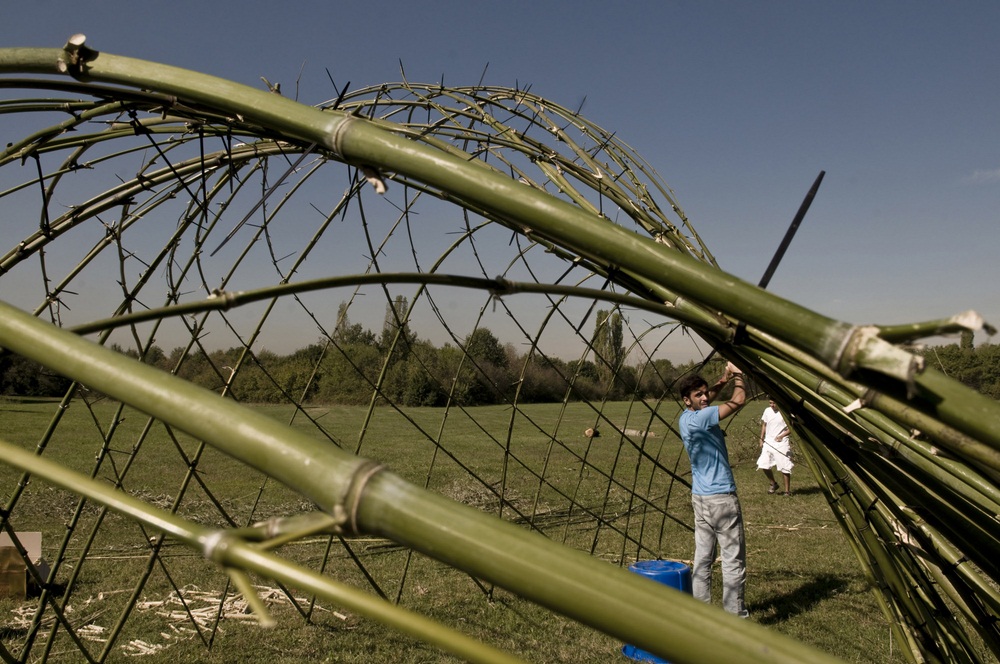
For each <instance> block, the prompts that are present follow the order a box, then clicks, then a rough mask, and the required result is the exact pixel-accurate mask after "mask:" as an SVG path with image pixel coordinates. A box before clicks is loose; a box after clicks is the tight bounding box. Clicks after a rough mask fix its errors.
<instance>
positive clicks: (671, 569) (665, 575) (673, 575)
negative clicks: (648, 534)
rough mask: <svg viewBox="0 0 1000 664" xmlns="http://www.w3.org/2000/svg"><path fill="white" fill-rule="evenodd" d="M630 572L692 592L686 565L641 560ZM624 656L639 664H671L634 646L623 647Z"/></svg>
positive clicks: (688, 570) (688, 569)
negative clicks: (647, 663)
mask: <svg viewBox="0 0 1000 664" xmlns="http://www.w3.org/2000/svg"><path fill="white" fill-rule="evenodd" d="M628 570H629V571H630V572H635V573H636V574H641V575H643V576H645V577H647V578H649V579H652V580H653V581H658V582H659V583H662V584H664V585H666V586H670V587H671V588H675V589H677V590H680V591H682V592H686V593H690V592H691V568H690V567H689V566H687V565H685V564H684V563H679V562H677V561H675V560H639V561H636V562H634V563H632V564H631V565H629V566H628ZM622 654H623V655H625V656H626V657H628V658H629V659H633V660H635V661H637V662H653V664H670V663H669V662H668V661H667V660H665V659H663V658H661V657H657V656H656V655H654V654H653V653H650V652H646V651H645V650H641V649H639V648H636V647H635V646H633V645H628V644H626V645H624V646H622Z"/></svg>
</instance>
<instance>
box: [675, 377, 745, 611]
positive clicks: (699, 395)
mask: <svg viewBox="0 0 1000 664" xmlns="http://www.w3.org/2000/svg"><path fill="white" fill-rule="evenodd" d="M730 380H732V381H733V394H732V396H731V397H730V398H729V400H728V401H726V402H725V403H723V404H721V405H719V406H712V405H710V404H711V403H712V401H714V400H715V398H716V397H717V396H718V395H719V392H721V391H722V388H723V387H725V385H726V383H728V382H729V381H730ZM678 389H679V391H680V395H681V399H683V401H684V405H685V406H686V407H687V410H685V411H684V412H682V413H681V416H680V420H679V428H680V434H681V440H682V441H683V442H684V448H685V449H686V450H687V453H688V457H689V458H690V459H691V504H692V506H693V507H694V569H693V570H692V572H691V592H692V594H693V595H694V596H695V598H696V599H700V600H701V601H703V602H710V601H711V600H712V563H713V562H714V560H715V545H716V543H718V545H719V549H720V550H721V555H722V606H723V608H724V609H725V610H726V611H728V612H729V613H733V614H735V615H737V616H739V617H741V618H746V617H747V615H748V614H747V609H746V604H745V603H744V601H743V595H744V591H745V588H746V580H747V569H746V557H747V549H746V540H745V538H744V536H743V513H742V511H741V510H740V501H739V498H737V497H736V481H735V480H734V479H733V469H732V468H731V467H730V465H729V452H728V450H727V449H726V438H725V434H724V433H723V431H722V429H721V428H720V427H719V422H720V421H721V420H723V419H725V418H727V417H729V416H730V415H732V414H733V413H735V412H736V411H738V410H739V409H740V408H741V407H742V406H743V404H744V402H745V401H746V391H745V390H744V387H743V373H742V372H741V371H740V370H739V369H738V368H737V367H736V365H734V364H733V363H732V362H729V363H728V364H727V365H726V371H725V373H724V374H723V375H722V378H720V379H719V380H718V381H717V382H716V384H715V385H713V386H712V387H709V386H708V383H707V382H705V379H704V378H702V377H701V376H696V375H692V376H688V377H687V378H685V379H684V380H682V381H681V383H680V385H679V387H678Z"/></svg>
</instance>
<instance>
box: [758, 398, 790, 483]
mask: <svg viewBox="0 0 1000 664" xmlns="http://www.w3.org/2000/svg"><path fill="white" fill-rule="evenodd" d="M768 403H769V404H770V405H768V407H767V408H765V409H764V413H763V415H761V416H760V457H758V458H757V468H759V469H760V470H763V471H764V475H765V476H766V477H767V481H768V482H769V483H770V487H769V488H768V490H767V492H768V493H776V492H777V491H778V483H777V482H776V481H775V479H774V472H773V471H772V470H771V469H772V468H777V469H778V472H780V473H781V475H782V477H783V478H784V484H785V492H784V495H786V496H790V495H792V466H793V465H794V464H792V447H791V440H790V439H789V435H788V426H787V425H786V424H785V419H784V418H783V417H782V416H781V413H780V412H778V406H777V404H775V403H774V400H773V399H771V400H770V401H769V402H768Z"/></svg>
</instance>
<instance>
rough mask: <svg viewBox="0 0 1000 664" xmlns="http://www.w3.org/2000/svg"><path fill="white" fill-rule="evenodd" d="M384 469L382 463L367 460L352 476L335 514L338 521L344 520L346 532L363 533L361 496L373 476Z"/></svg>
mask: <svg viewBox="0 0 1000 664" xmlns="http://www.w3.org/2000/svg"><path fill="white" fill-rule="evenodd" d="M383 470H385V466H383V465H382V464H380V463H376V462H374V461H366V462H365V463H363V464H361V465H360V466H358V469H357V470H356V471H354V476H353V477H351V484H350V486H348V487H347V492H346V493H345V494H344V499H343V502H341V504H339V505H336V506H335V507H334V516H335V517H337V521H338V522H341V521H343V523H342V526H344V527H345V533H344V534H346V535H360V534H361V531H360V530H359V529H358V508H359V507H360V505H361V496H362V494H363V493H364V491H365V487H366V486H367V485H368V482H369V481H370V480H371V478H372V477H374V476H375V475H377V474H378V473H379V472H381V471H383ZM338 508H339V509H338ZM345 517H346V518H345Z"/></svg>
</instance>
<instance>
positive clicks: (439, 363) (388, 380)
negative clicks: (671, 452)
mask: <svg viewBox="0 0 1000 664" xmlns="http://www.w3.org/2000/svg"><path fill="white" fill-rule="evenodd" d="M406 311H407V302H406V300H405V298H401V297H399V298H397V299H396V300H395V301H394V302H393V303H391V304H390V305H389V306H388V307H387V310H386V317H385V321H384V324H383V327H382V331H381V333H380V334H378V335H376V334H375V333H374V332H372V331H371V330H368V329H366V328H364V327H363V326H362V325H361V324H357V323H351V321H350V319H349V318H348V316H347V310H346V306H344V305H341V309H340V315H339V317H338V324H337V326H336V327H335V329H334V332H333V334H332V335H331V336H330V337H329V338H323V339H321V340H320V341H319V342H317V343H315V344H311V345H309V346H307V347H306V348H302V349H299V350H296V351H295V352H293V353H291V354H289V355H278V354H276V353H272V352H270V351H267V350H255V351H253V352H251V351H249V350H247V349H245V348H243V347H234V348H229V349H226V350H214V351H205V350H202V349H186V348H181V347H178V348H175V349H173V350H172V351H170V352H169V353H166V352H164V351H163V350H162V349H161V348H159V347H157V346H153V347H151V348H149V349H148V350H147V351H146V352H145V353H144V354H143V355H142V356H141V358H140V355H139V353H137V352H136V351H134V350H124V349H121V348H118V347H116V348H117V349H118V350H119V351H121V352H123V353H125V354H127V355H131V356H133V357H136V358H140V359H142V361H143V362H145V363H147V364H150V365H153V366H156V367H158V368H160V369H163V370H164V371H169V372H172V373H175V374H177V375H178V376H180V377H182V378H184V379H186V380H189V381H191V382H194V383H196V384H198V385H201V386H203V387H206V388H208V389H211V390H214V391H217V392H220V393H226V394H229V395H231V396H233V397H234V398H236V399H239V400H240V401H246V402H255V403H281V402H287V401H297V402H300V403H340V404H365V403H368V402H369V401H370V400H371V399H372V395H373V394H376V393H377V394H378V398H380V399H384V400H386V401H391V402H394V403H398V404H401V405H406V406H441V405H444V404H446V403H448V402H449V401H450V402H452V403H458V404H462V405H469V406H474V405H483V404H495V403H504V402H506V401H509V400H513V399H517V400H518V401H521V402H529V403H531V402H559V401H562V400H563V399H566V398H569V399H570V400H581V399H588V400H602V399H610V400H620V399H625V398H631V397H633V396H638V397H641V398H652V399H656V398H661V397H663V396H664V395H667V396H670V395H672V391H673V385H674V383H675V382H676V380H677V379H678V378H679V377H680V376H682V375H684V374H685V373H686V372H687V371H690V370H691V369H692V368H693V367H695V365H696V363H694V362H691V363H687V364H684V365H679V366H675V365H673V364H672V363H671V362H670V361H669V360H666V359H658V360H651V361H646V362H642V363H639V364H638V365H636V366H629V365H627V364H626V362H625V359H626V357H625V349H624V346H623V337H622V319H621V316H620V314H619V313H618V312H616V311H598V312H597V315H596V317H595V327H594V334H593V338H592V343H591V348H592V353H590V354H589V356H588V357H590V358H592V359H587V360H572V361H566V360H562V359H559V358H554V357H544V356H541V355H539V354H537V353H536V354H531V355H523V354H521V353H518V352H517V350H516V349H515V348H514V346H513V345H511V344H503V343H502V342H501V341H500V340H499V339H498V338H497V337H496V335H494V334H493V332H491V331H490V330H489V329H487V328H478V329H476V330H475V331H474V332H472V333H471V334H470V335H468V336H467V337H466V338H465V339H463V340H461V342H460V343H456V344H448V343H446V344H444V345H442V346H440V347H438V346H434V345H433V344H431V343H430V342H428V341H425V340H422V339H419V338H418V337H417V335H416V334H414V333H413V332H412V331H411V330H410V329H409V326H408V325H407V323H406ZM924 354H925V357H926V359H927V362H928V364H930V365H932V366H936V367H938V368H940V369H941V370H943V371H944V372H946V373H948V374H949V375H951V376H953V377H954V378H956V379H958V380H960V381H962V382H963V383H965V384H966V385H969V386H970V387H972V388H973V389H975V390H977V391H979V392H982V393H983V394H987V395H989V396H991V397H993V398H998V399H1000V346H998V345H992V344H981V345H980V346H979V347H973V345H972V340H971V335H969V336H968V337H967V338H963V340H962V341H961V342H960V343H958V344H953V345H950V346H934V347H931V348H929V349H927V350H926V351H925V352H924ZM707 373H708V374H713V375H714V373H713V369H708V370H707ZM376 386H377V387H376ZM68 387H69V381H68V380H66V379H65V378H63V377H61V376H59V375H58V374H55V373H54V372H51V371H48V370H42V369H40V368H39V367H38V366H37V365H36V364H34V363H33V362H31V361H29V360H26V359H24V358H22V357H19V356H15V355H11V354H2V355H0V394H3V395H19V396H61V395H62V394H64V393H65V391H66V389H67V388H68Z"/></svg>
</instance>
